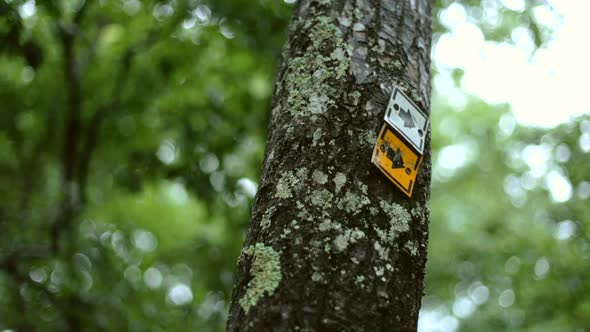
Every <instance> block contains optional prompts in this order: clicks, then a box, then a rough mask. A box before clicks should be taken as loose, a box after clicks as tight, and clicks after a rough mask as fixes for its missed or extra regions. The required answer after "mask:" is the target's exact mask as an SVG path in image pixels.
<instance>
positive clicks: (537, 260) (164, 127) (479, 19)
mask: <svg viewBox="0 0 590 332" xmlns="http://www.w3.org/2000/svg"><path fill="white" fill-rule="evenodd" d="M293 2H294V1H284V2H283V1H277V0H251V1H241V0H215V1H213V0H211V1H196V0H170V1H138V0H100V1H90V0H88V1H77V0H61V1H49V0H37V1H35V0H28V1H21V0H0V73H1V74H0V188H2V190H1V194H0V330H2V331H10V330H15V331H20V330H38V331H54V330H55V331H57V330H59V331H63V330H65V329H66V328H68V327H69V328H71V327H72V326H73V325H72V324H78V325H79V326H83V327H84V330H89V331H92V330H108V331H181V330H186V329H187V328H189V329H191V330H194V331H222V330H223V327H224V323H225V320H226V318H227V306H228V301H229V297H230V294H231V288H232V286H233V281H234V275H233V273H234V270H235V264H236V260H237V257H238V254H239V252H240V249H241V245H242V242H243V237H244V232H245V229H246V227H247V223H248V219H249V209H250V207H251V204H252V199H253V197H254V195H255V193H256V189H257V179H258V174H259V171H260V167H261V162H262V153H263V151H264V145H265V138H266V136H265V135H266V121H267V115H268V112H269V105H270V98H271V95H272V92H273V84H274V78H275V73H276V69H277V67H278V61H279V58H280V51H281V47H282V46H283V44H284V43H285V37H286V27H287V24H288V22H289V19H290V15H291V11H292V8H293V5H294V4H293ZM584 6H585V7H584ZM589 11H590V8H589V5H588V4H584V2H581V1H545V0H534V1H524V0H502V1H499V0H482V1H476V0H465V1H449V0H446V1H436V8H435V11H434V13H433V14H434V31H435V33H434V35H433V42H434V43H433V51H432V63H433V66H432V77H433V80H432V85H433V96H432V113H431V114H432V118H431V121H432V144H433V145H432V148H433V183H432V196H431V197H432V198H431V205H430V208H431V213H432V214H431V224H430V230H431V231H430V243H429V254H428V257H429V258H428V263H427V278H426V290H425V293H426V294H425V297H424V299H423V306H422V310H421V313H420V321H419V325H420V327H419V331H421V332H426V331H428V332H434V331H544V332H546V331H587V329H588V326H590V268H589V266H590V242H589V238H590V230H589V229H588V225H589V220H588V217H587V216H588V215H590V204H588V203H589V198H590V175H589V172H588V171H589V167H588V165H590V117H588V116H586V115H583V114H584V113H586V112H587V111H588V110H589V109H590V99H588V98H586V95H587V91H586V89H587V85H586V84H584V82H585V80H587V78H588V77H590V65H589V64H588V61H587V59H589V58H590V49H586V47H585V45H584V44H583V41H584V38H585V35H584V34H585V33H586V32H587V23H586V18H585V13H588V12H589ZM72 142H74V143H72ZM369 159H370V152H368V155H367V160H368V161H369ZM367 167H373V166H371V165H370V163H369V162H367ZM64 178H65V179H67V180H68V181H63V179H64ZM392 190H395V188H394V187H393V186H392Z"/></svg>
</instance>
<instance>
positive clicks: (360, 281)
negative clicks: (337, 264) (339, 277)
mask: <svg viewBox="0 0 590 332" xmlns="http://www.w3.org/2000/svg"><path fill="white" fill-rule="evenodd" d="M364 281H365V276H364V275H360V276H356V277H355V278H354V283H355V285H357V286H359V287H360V288H365V285H364Z"/></svg>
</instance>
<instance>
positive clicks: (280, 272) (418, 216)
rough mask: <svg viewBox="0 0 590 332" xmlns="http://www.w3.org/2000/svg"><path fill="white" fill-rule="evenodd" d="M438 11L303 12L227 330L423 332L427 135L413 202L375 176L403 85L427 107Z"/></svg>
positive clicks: (344, 3) (363, 0)
mask: <svg viewBox="0 0 590 332" xmlns="http://www.w3.org/2000/svg"><path fill="white" fill-rule="evenodd" d="M430 14H431V2H430V1H427V0H403V1H392V0H391V1H390V0H300V1H299V2H298V4H297V6H296V8H295V12H294V17H293V19H292V22H291V25H290V28H289V41H288V43H287V45H286V47H285V49H284V51H283V59H282V65H281V67H280V68H279V74H278V79H277V83H276V87H275V93H274V99H273V104H272V112H271V115H270V124H269V134H268V141H267V147H266V152H265V161H264V165H263V169H262V174H261V178H260V186H259V191H258V194H257V196H256V199H255V202H254V206H253V209H252V217H251V222H250V226H249V229H248V232H247V236H246V240H245V243H244V249H243V251H242V254H241V255H240V258H239V260H238V270H237V280H236V284H235V288H234V291H233V294H232V302H231V305H230V311H229V319H228V323H227V330H228V331H415V330H416V329H417V320H418V312H419V309H420V302H421V298H422V292H423V280H424V266H425V263H426V245H427V241H428V222H429V212H428V208H427V200H428V198H429V187H430V174H431V165H430V164H431V163H430V135H429V134H428V135H427V137H426V146H425V152H424V160H423V162H422V166H421V169H420V171H419V174H418V178H417V181H416V185H415V187H414V194H413V196H412V198H408V197H406V196H405V195H404V194H403V193H402V192H401V191H399V190H398V189H397V188H396V187H395V186H394V185H393V184H392V183H391V182H389V180H388V179H387V178H386V177H385V176H384V175H382V174H381V173H380V171H379V170H378V169H377V168H376V167H375V166H374V165H372V163H371V155H372V152H373V146H374V144H375V141H376V137H377V134H378V132H379V129H380V128H381V126H382V125H383V123H384V121H383V116H384V112H385V108H386V107H385V106H386V104H387V99H388V98H389V95H388V93H389V91H390V89H391V87H392V86H393V85H394V84H395V85H397V86H400V87H401V88H402V90H403V91H404V92H405V93H406V94H408V95H409V96H411V98H412V99H413V100H414V102H416V103H417V104H418V105H419V106H420V107H421V108H422V109H423V110H424V111H425V112H427V113H429V111H428V110H429V107H430V101H429V98H430V60H429V58H430V43H431V37H432V32H431V18H430Z"/></svg>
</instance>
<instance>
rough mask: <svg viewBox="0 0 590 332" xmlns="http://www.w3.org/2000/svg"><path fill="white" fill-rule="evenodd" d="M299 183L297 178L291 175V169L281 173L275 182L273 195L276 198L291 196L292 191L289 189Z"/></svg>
mask: <svg viewBox="0 0 590 332" xmlns="http://www.w3.org/2000/svg"><path fill="white" fill-rule="evenodd" d="M297 183H299V179H298V178H297V177H296V176H295V175H293V171H287V172H285V173H283V175H282V176H281V178H280V179H279V183H277V187H276V193H275V197H278V198H291V197H293V192H292V191H291V189H292V188H293V187H294V186H295V185H296V184H297Z"/></svg>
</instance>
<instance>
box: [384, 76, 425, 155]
mask: <svg viewBox="0 0 590 332" xmlns="http://www.w3.org/2000/svg"><path fill="white" fill-rule="evenodd" d="M385 122H387V123H389V124H390V125H391V126H392V127H393V128H394V129H396V130H397V132H399V133H400V134H401V135H402V136H403V137H404V138H405V139H406V141H407V142H408V143H410V144H411V145H412V146H413V147H414V149H415V150H416V151H417V152H418V153H419V154H420V155H422V154H424V142H425V141H426V131H427V130H428V115H426V113H424V112H422V110H420V108H419V107H418V106H416V104H414V102H413V101H412V100H411V99H410V98H409V97H408V96H406V95H405V94H404V93H403V92H402V91H401V90H400V89H399V88H398V87H394V88H393V92H392V94H391V98H390V99H389V104H388V105H387V111H386V112H385Z"/></svg>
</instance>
